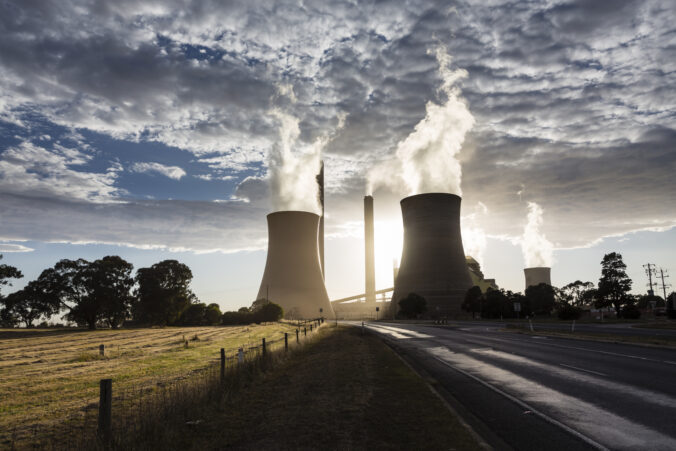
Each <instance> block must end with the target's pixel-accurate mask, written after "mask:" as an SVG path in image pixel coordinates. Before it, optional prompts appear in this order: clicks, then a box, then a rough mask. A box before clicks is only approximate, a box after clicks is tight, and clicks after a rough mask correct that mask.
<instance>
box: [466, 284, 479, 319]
mask: <svg viewBox="0 0 676 451" xmlns="http://www.w3.org/2000/svg"><path fill="white" fill-rule="evenodd" d="M482 301H483V293H482V292H481V288H479V287H478V286H476V285H475V286H473V287H472V288H470V289H469V290H467V293H465V300H464V301H463V303H462V309H463V310H464V311H466V312H471V313H472V319H474V317H475V313H477V312H481V303H482Z"/></svg>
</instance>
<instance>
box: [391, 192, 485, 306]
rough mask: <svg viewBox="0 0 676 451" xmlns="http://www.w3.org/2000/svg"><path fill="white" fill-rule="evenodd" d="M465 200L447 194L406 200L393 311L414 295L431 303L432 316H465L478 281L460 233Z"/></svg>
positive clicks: (403, 206) (412, 197)
mask: <svg viewBox="0 0 676 451" xmlns="http://www.w3.org/2000/svg"><path fill="white" fill-rule="evenodd" d="M460 201H461V199H460V197H459V196H456V195H454V194H446V193H428V194H418V195H416V196H410V197H407V198H405V199H402V201H401V212H402V216H403V219H404V250H403V252H402V255H401V265H400V266H399V272H398V274H397V278H396V280H395V282H394V294H393V295H392V308H393V309H395V311H396V310H398V309H399V305H398V302H399V301H400V300H401V299H403V298H404V297H406V296H407V295H408V294H409V293H416V294H418V295H420V296H422V297H424V298H425V299H426V300H427V314H426V316H428V317H442V316H456V315H460V314H462V313H461V308H460V306H461V305H462V302H463V300H464V298H465V293H466V292H467V290H468V289H469V288H471V287H472V279H471V277H470V274H469V270H468V268H467V262H466V261H465V251H464V250H463V247H462V236H461V235H460Z"/></svg>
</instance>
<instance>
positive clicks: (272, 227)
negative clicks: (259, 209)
mask: <svg viewBox="0 0 676 451" xmlns="http://www.w3.org/2000/svg"><path fill="white" fill-rule="evenodd" d="M318 225H319V216H318V215H316V214H314V213H308V212H305V211H278V212H276V213H270V214H269V215H268V258H267V261H266V262H265V272H264V273H263V281H262V282H261V287H260V289H259V290H258V297H257V299H261V298H267V299H269V300H270V301H271V302H274V303H276V304H279V305H281V306H282V308H283V309H284V312H285V317H287V318H317V317H319V316H320V315H321V316H324V317H326V318H333V317H334V313H333V309H332V307H331V303H330V302H329V296H328V295H327V293H326V287H325V286H324V279H323V278H322V270H321V267H320V264H319V251H318V249H317V228H318ZM319 309H322V312H321V313H320V311H319Z"/></svg>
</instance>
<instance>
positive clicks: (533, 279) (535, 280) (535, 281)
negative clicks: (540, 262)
mask: <svg viewBox="0 0 676 451" xmlns="http://www.w3.org/2000/svg"><path fill="white" fill-rule="evenodd" d="M551 271H552V269H551V268H548V267H546V266H537V267H534V268H525V269H524V270H523V273H524V275H525V276H526V289H527V288H528V287H530V286H534V285H540V284H541V283H546V284H547V285H551V284H552V278H551Z"/></svg>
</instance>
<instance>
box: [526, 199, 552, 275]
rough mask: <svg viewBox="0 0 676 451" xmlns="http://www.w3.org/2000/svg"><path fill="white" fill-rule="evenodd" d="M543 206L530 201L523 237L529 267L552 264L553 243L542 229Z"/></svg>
mask: <svg viewBox="0 0 676 451" xmlns="http://www.w3.org/2000/svg"><path fill="white" fill-rule="evenodd" d="M542 213H543V211H542V208H541V207H540V206H539V205H538V204H536V203H535V202H528V223H527V224H526V227H525V228H524V230H523V236H522V237H521V252H523V258H524V260H525V261H526V267H527V268H533V267H536V266H547V267H550V266H552V253H553V247H554V246H553V245H552V243H551V242H549V240H547V238H546V237H545V235H544V234H543V233H542V231H541V230H540V227H541V226H542V222H543V219H542Z"/></svg>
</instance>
